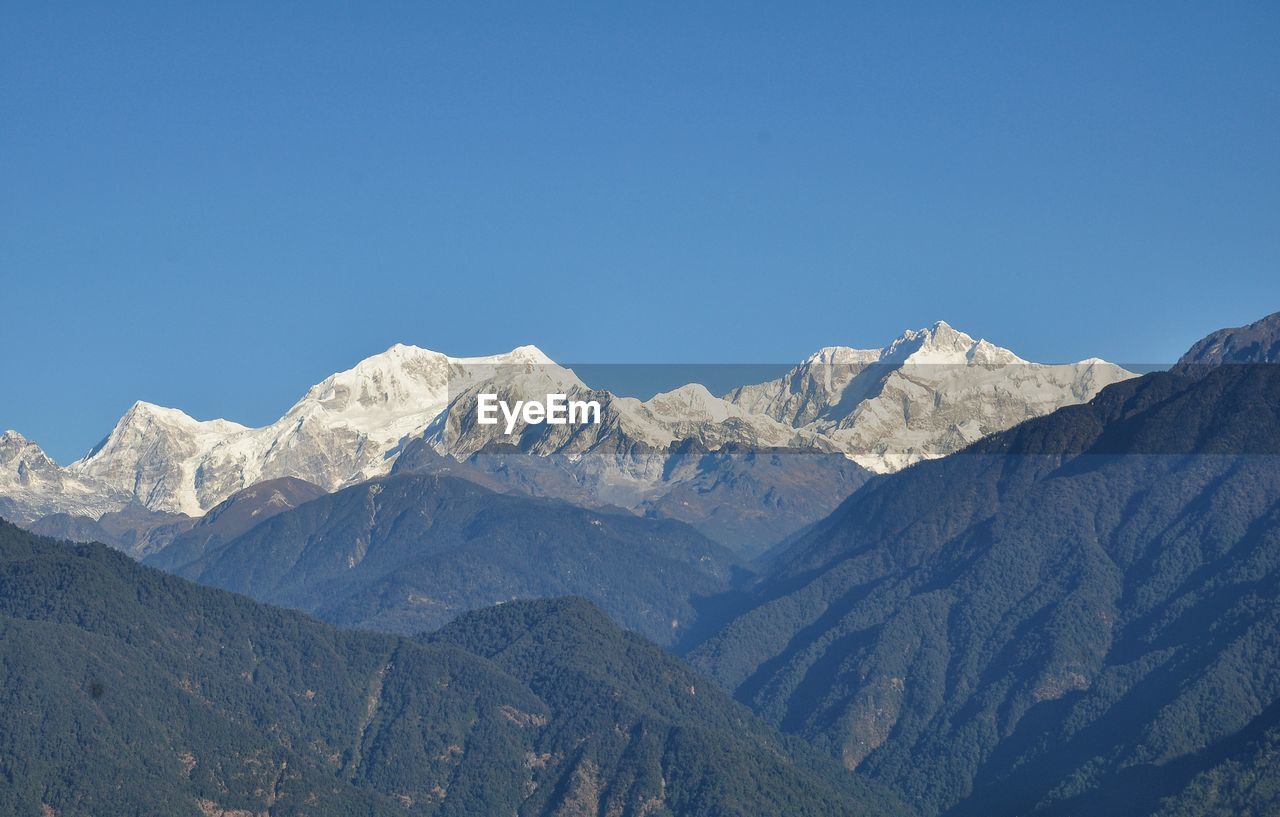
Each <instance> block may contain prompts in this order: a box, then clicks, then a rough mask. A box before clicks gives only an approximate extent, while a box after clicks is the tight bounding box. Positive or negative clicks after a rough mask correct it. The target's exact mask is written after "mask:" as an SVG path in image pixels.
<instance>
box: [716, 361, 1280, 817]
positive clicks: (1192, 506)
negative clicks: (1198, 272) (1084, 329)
mask: <svg viewBox="0 0 1280 817" xmlns="http://www.w3.org/2000/svg"><path fill="white" fill-rule="evenodd" d="M1277 454H1280V367H1275V366H1248V365H1245V366H1224V367H1215V368H1211V369H1209V368H1203V367H1201V368H1199V369H1195V370H1192V369H1183V370H1180V371H1179V372H1177V373H1161V374H1154V375H1149V376H1147V377H1144V378H1141V379H1138V380H1134V381H1129V382H1125V383H1122V384H1118V385H1116V386H1112V387H1110V388H1108V389H1107V390H1105V391H1104V392H1103V393H1102V394H1101V395H1100V396H1099V397H1098V398H1097V399H1095V400H1094V401H1092V402H1091V403H1089V404H1087V405H1084V406H1077V407H1072V408H1068V409H1063V410H1061V411H1059V412H1057V413H1055V414H1053V415H1050V416H1048V417H1044V418H1041V419H1038V420H1033V421H1030V422H1028V423H1025V424H1023V425H1022V426H1019V427H1018V428H1016V429H1013V430H1011V431H1009V432H1006V433H1004V434H1000V435H996V436H995V437H992V438H989V439H988V440H985V441H982V442H980V443H978V444H976V445H975V446H973V447H972V448H970V449H968V450H967V451H966V452H963V453H961V454H958V455H954V456H951V457H948V458H946V459H944V460H939V461H934V462H926V463H921V464H920V465H917V466H915V467H913V468H910V469H908V470H906V471H904V472H901V473H899V474H896V475H893V476H890V477H886V478H882V479H878V480H875V481H874V482H872V483H870V484H868V485H867V486H865V487H864V488H863V490H861V491H860V492H859V493H857V494H855V495H854V496H853V497H852V498H851V499H850V500H849V501H848V502H846V503H845V505H844V506H842V507H841V508H840V509H839V510H838V511H837V512H836V513H835V514H833V515H832V517H831V518H829V519H828V520H826V521H825V522H824V523H822V524H820V525H818V526H816V528H815V529H814V530H813V531H811V532H810V533H809V534H808V535H806V536H805V537H803V538H801V539H800V540H799V541H798V542H796V543H794V544H793V545H791V547H790V548H789V550H788V551H787V553H785V554H784V555H783V556H782V557H781V559H780V568H779V571H778V573H777V575H775V576H772V577H771V578H770V579H769V580H768V581H766V582H765V583H764V584H763V585H762V586H760V587H759V588H757V590H756V591H755V593H754V597H753V598H752V600H751V601H750V602H749V603H747V604H746V605H745V607H746V608H747V610H746V612H744V613H743V614H742V615H740V616H739V617H738V618H737V619H736V620H735V621H733V622H732V623H731V624H729V625H728V626H727V627H726V628H724V630H723V631H722V632H720V633H719V634H718V635H716V636H715V637H713V638H712V639H711V640H710V641H709V642H707V643H705V644H703V645H701V646H700V647H699V648H698V649H697V650H696V651H695V653H694V654H693V656H692V659H693V661H694V663H695V665H696V666H699V667H701V668H702V669H704V670H705V671H707V672H709V673H712V674H713V675H714V676H715V677H716V678H718V679H719V680H720V681H721V682H722V683H724V684H725V685H727V686H728V687H729V688H730V689H732V690H734V693H735V695H736V696H737V697H738V699H739V700H741V701H744V702H746V703H748V704H750V705H751V706H752V707H753V708H754V709H756V710H757V711H758V712H759V713H761V714H762V715H764V716H765V717H766V719H768V720H769V721H771V722H773V723H774V724H776V725H778V726H780V727H782V729H783V730H784V731H788V732H792V733H796V734H800V735H803V736H805V737H807V738H809V739H810V740H812V741H813V742H815V743H816V744H817V745H818V746H819V747H821V748H823V749H824V750H825V751H827V752H829V753H830V754H831V755H832V756H834V757H836V758H838V759H840V760H841V761H843V762H844V764H845V765H846V766H847V767H849V768H856V769H858V770H859V771H863V772H866V773H868V774H869V775H870V776H872V777H874V778H876V779H879V780H882V781H885V782H888V783H890V784H892V785H893V786H895V787H896V788H897V789H898V790H899V791H901V792H903V793H904V794H905V795H906V797H907V798H908V799H909V800H912V801H915V802H918V803H920V804H922V806H923V807H924V808H925V809H926V810H927V812H929V813H939V812H948V813H952V814H956V815H983V817H986V815H1020V814H1031V813H1045V814H1081V815H1083V814H1088V815H1106V814H1117V815H1120V814H1126V815H1127V814H1148V813H1152V812H1155V811H1157V810H1159V809H1166V810H1167V811H1168V813H1170V814H1175V813H1176V814H1195V813H1213V812H1212V810H1211V809H1210V808H1209V805H1210V804H1213V803H1217V804H1219V806H1218V809H1219V813H1226V812H1233V811H1242V812H1243V811H1247V809H1246V807H1248V808H1252V809H1253V811H1254V812H1255V813H1268V812H1270V813H1274V811H1272V810H1273V809H1274V808H1275V806H1274V801H1273V800H1272V799H1270V798H1273V797H1274V791H1275V778H1274V774H1272V773H1269V772H1267V771H1266V770H1267V767H1268V762H1269V760H1270V759H1271V758H1273V757H1274V745H1275V744H1274V742H1268V741H1273V740H1274V732H1273V731H1272V728H1273V723H1274V718H1275V711H1276V707H1277V705H1278V703H1280V456H1277ZM1252 781H1259V782H1258V783H1257V785H1254V783H1253V782H1252ZM1246 783H1247V784H1248V787H1246ZM1224 787H1225V788H1224ZM1196 803H1199V804H1200V805H1199V806H1197V805H1195V804H1196ZM1221 804H1226V805H1221Z"/></svg>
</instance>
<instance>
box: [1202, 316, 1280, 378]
mask: <svg viewBox="0 0 1280 817" xmlns="http://www.w3.org/2000/svg"><path fill="white" fill-rule="evenodd" d="M1218 363H1280V312H1275V313H1272V314H1270V315H1268V316H1266V317H1265V318H1262V319H1261V320H1257V321H1254V322H1253V323H1251V324H1249V325H1248V326H1236V327H1232V328H1229V329H1219V330H1218V331H1217V332H1214V333H1212V334H1210V335H1208V336H1206V337H1205V338H1203V339H1202V340H1199V341H1197V342H1196V343H1195V345H1193V346H1192V347H1191V348H1190V349H1188V350H1187V353H1186V354H1185V355H1183V356H1182V357H1181V358H1180V359H1179V360H1178V365H1180V366H1185V365H1189V364H1218Z"/></svg>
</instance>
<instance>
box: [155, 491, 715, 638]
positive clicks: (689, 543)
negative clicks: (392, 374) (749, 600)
mask: <svg viewBox="0 0 1280 817" xmlns="http://www.w3.org/2000/svg"><path fill="white" fill-rule="evenodd" d="M165 556H166V554H165V553H164V552H163V551H162V552H161V554H160V555H159V556H158V557H156V558H157V560H161V559H164V558H165ZM734 561H735V560H734V558H733V556H732V554H730V553H729V552H728V551H727V550H726V549H724V548H723V547H721V546H720V545H717V544H716V543H714V542H712V541H711V540H709V539H707V538H706V537H704V536H702V535H701V534H699V533H698V532H697V531H695V530H693V529H692V528H690V527H689V526H687V525H685V524H682V523H680V522H673V521H670V520H657V519H642V518H639V517H636V516H633V515H631V514H629V513H625V512H621V511H616V510H615V511H607V510H592V509H584V508H579V507H575V506H572V505H569V504H567V503H565V502H561V501H558V500H549V499H534V498H532V497H527V496H519V495H513V494H500V493H495V492H493V491H490V490H488V489H486V488H483V487H481V486H479V485H477V484H475V483H473V482H471V481H469V480H465V479H461V478H458V477H453V476H424V475H411V474H406V475H400V476H393V477H389V478H386V479H384V480H378V481H374V482H370V483H366V484H362V485H356V486H352V487H351V488H346V489H343V490H341V491H338V492H337V493H334V494H328V495H325V496H322V497H320V498H318V499H315V500H312V501H311V502H307V503H305V504H303V505H300V506H299V507H297V508H294V509H292V510H287V511H284V512H282V513H280V514H278V515H277V516H275V517H273V518H271V519H268V520H267V521H266V522H263V523H262V524H260V525H257V526H255V527H253V528H252V529H250V530H249V531H248V532H246V533H245V534H243V535H241V536H238V537H235V538H233V539H231V540H230V541H229V542H226V543H224V544H221V545H218V546H216V547H214V548H212V549H211V550H209V551H208V552H206V553H205V554H204V555H203V556H202V557H200V558H199V559H197V560H196V561H194V562H192V563H190V564H187V565H185V566H183V567H181V568H179V569H178V572H179V574H180V575H183V576H185V577H187V578H190V579H195V580H197V581H200V582H201V583H203V584H210V585H214V586H216V587H222V588H225V589H228V590H234V591H236V592H239V593H245V594H247V595H250V596H253V597H254V598H256V599H258V600H260V601H266V602H270V603H272V604H280V605H283V606H286V607H293V608H296V609H299V610H305V611H307V612H309V613H312V614H314V615H316V616H318V617H319V618H322V619H324V620H325V621H328V622H330V623H333V624H339V625H344V626H358V627H369V628H374V629H381V630H391V631H394V632H399V633H405V634H411V633H417V632H422V631H423V630H428V629H434V628H436V627H439V626H440V625H442V624H444V623H445V622H447V621H449V620H450V619H452V618H453V617H454V616H456V615H458V614H459V613H462V612H465V611H467V610H473V609H476V608H478V607H485V606H488V605H490V604H495V603H497V602H502V601H510V600H511V599H516V598H543V597H550V596H563V595H581V596H585V597H587V598H589V599H591V600H592V601H593V602H595V603H596V604H599V605H600V606H601V607H602V608H604V609H605V610H606V611H607V612H608V613H609V614H610V615H611V616H612V617H613V618H614V620H615V621H617V622H619V623H621V624H623V625H624V626H626V627H630V628H632V629H635V630H638V631H639V632H642V633H643V634H645V635H646V636H648V637H649V638H652V639H654V640H657V641H661V642H663V643H667V642H670V641H672V640H673V639H675V638H676V637H678V636H679V635H680V634H681V633H682V632H683V631H684V630H685V629H686V628H687V627H689V626H691V625H692V623H693V622H694V620H695V619H696V617H697V611H696V609H695V607H694V605H693V600H694V599H696V598H698V597H701V596H708V595H711V594H714V593H717V592H720V591H722V590H723V589H725V588H726V587H727V586H728V585H729V582H730V579H731V572H732V569H733V567H732V566H733V564H734Z"/></svg>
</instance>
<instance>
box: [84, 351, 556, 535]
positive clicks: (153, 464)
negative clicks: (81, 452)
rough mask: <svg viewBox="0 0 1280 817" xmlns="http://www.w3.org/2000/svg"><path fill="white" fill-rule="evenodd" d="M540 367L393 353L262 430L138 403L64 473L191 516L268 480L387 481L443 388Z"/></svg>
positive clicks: (321, 387) (508, 358)
mask: <svg viewBox="0 0 1280 817" xmlns="http://www.w3.org/2000/svg"><path fill="white" fill-rule="evenodd" d="M548 363H550V359H549V358H547V357H546V355H544V354H542V352H540V351H539V350H538V349H536V348H535V347H532V346H523V347H520V348H518V349H515V350H513V351H511V352H509V353H507V354H504V355H494V356H491V357H479V358H453V357H449V356H447V355H443V354H440V353H439V352H433V351H430V350H427V349H420V348H418V347H416V346H404V345H396V346H393V347H391V348H390V349H388V350H387V351H385V352H383V353H381V354H378V355H374V356H373V357H370V358H367V359H365V360H362V361H361V362H360V363H358V364H357V365H356V366H354V367H353V368H351V369H348V370H347V371H344V372H339V373H337V374H334V375H331V376H330V377H327V378H325V379H324V380H323V381H321V382H320V383H317V384H316V385H315V386H312V387H311V388H310V389H309V390H308V391H307V393H306V395H304V396H303V397H302V399H301V400H299V401H298V402H297V403H295V404H294V405H293V407H292V408H290V409H289V410H288V411H287V412H286V413H285V414H284V416H283V417H281V418H280V419H279V420H277V421H276V422H274V423H272V424H271V425H269V426H264V427H262V428H248V427H246V426H242V425H239V424H238V423H232V422H229V421H226V420H211V421H206V422H202V421H198V420H194V419H192V418H191V417H188V416H187V415H186V414H184V413H183V412H181V411H179V410H177V409H169V408H161V407H159V406H153V405H151V404H149V403H141V402H140V403H136V404H134V406H133V407H132V408H130V409H129V411H128V412H126V413H125V415H124V416H123V417H121V418H120V421H119V422H118V423H116V427H115V428H114V429H113V430H112V432H111V434H110V435H108V436H107V438H106V439H105V440H103V442H102V443H101V444H99V445H98V446H97V447H96V448H94V449H93V450H92V451H91V452H89V454H88V455H86V456H85V457H84V458H83V459H81V460H78V461H76V462H74V463H72V464H71V465H70V466H68V467H67V469H66V472H67V473H68V474H71V475H73V476H75V477H80V478H86V479H91V480H94V481H97V482H99V483H102V484H105V485H107V486H110V487H111V488H113V489H116V490H119V491H125V492H128V493H129V494H131V495H133V496H136V497H137V498H138V500H139V501H140V502H142V503H143V504H144V505H146V506H147V507H148V508H150V509H152V510H158V511H170V512H177V513H185V514H189V515H192V516H198V515H200V514H203V513H204V512H205V511H206V510H208V509H209V508H211V507H213V506H214V505H216V504H218V503H219V502H221V501H223V500H224V499H226V498H227V497H229V496H231V494H233V493H235V492H236V491H239V490H241V489H243V488H246V487H248V486H250V485H253V484H255V483H258V482H262V481H263V480H267V479H275V478H279V477H295V478H298V479H304V480H306V481H308V482H312V483H314V484H316V485H319V486H321V487H322V488H325V489H326V490H334V489H336V488H339V487H341V486H343V485H348V484H351V483H354V482H361V481H363V480H367V479H370V478H372V477H376V476H380V475H382V474H385V473H387V472H388V471H389V470H390V468H391V464H392V462H393V461H394V459H395V454H396V453H397V452H398V450H399V447H400V446H401V445H402V444H403V443H404V442H405V441H406V440H407V439H408V438H409V437H410V436H412V435H414V434H417V433H420V432H421V431H422V429H423V428H425V427H426V426H427V424H428V423H430V422H431V420H433V419H434V418H435V417H436V415H438V414H439V413H440V411H441V410H442V409H443V408H444V407H445V405H447V403H448V401H449V389H450V387H451V384H453V386H454V387H455V388H456V387H457V385H458V384H459V383H461V382H464V381H465V380H466V378H467V377H468V376H469V375H470V374H471V373H474V372H476V371H477V370H478V369H483V368H484V367H486V366H499V365H500V366H502V367H503V368H504V370H505V369H509V368H510V369H519V368H522V367H525V366H528V367H536V366H541V365H544V364H548Z"/></svg>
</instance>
